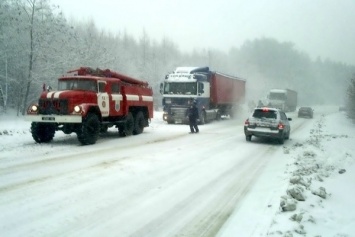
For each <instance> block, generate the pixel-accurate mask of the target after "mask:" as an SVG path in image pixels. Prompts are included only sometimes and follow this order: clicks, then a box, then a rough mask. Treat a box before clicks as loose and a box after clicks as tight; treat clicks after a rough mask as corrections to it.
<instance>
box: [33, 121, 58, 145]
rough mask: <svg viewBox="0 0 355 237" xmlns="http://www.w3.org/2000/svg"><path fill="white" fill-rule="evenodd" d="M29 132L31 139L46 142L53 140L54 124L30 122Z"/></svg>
mask: <svg viewBox="0 0 355 237" xmlns="http://www.w3.org/2000/svg"><path fill="white" fill-rule="evenodd" d="M31 133H32V137H33V139H34V140H35V141H36V142H38V143H42V142H43V143H47V142H50V141H52V140H53V137H54V134H55V125H54V124H48V123H36V122H33V123H31Z"/></svg>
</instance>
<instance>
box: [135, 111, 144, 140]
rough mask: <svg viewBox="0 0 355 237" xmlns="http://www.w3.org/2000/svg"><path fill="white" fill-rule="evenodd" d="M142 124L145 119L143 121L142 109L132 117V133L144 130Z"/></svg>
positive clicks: (139, 132) (136, 133)
mask: <svg viewBox="0 0 355 237" xmlns="http://www.w3.org/2000/svg"><path fill="white" fill-rule="evenodd" d="M144 125H145V121H144V115H143V112H142V111H139V112H138V113H137V114H136V117H135V118H134V130H133V134H134V135H138V134H141V133H142V132H143V130H144Z"/></svg>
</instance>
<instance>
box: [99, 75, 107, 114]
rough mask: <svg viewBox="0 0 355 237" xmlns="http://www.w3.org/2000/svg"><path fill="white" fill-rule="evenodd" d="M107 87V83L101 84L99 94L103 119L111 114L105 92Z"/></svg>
mask: <svg viewBox="0 0 355 237" xmlns="http://www.w3.org/2000/svg"><path fill="white" fill-rule="evenodd" d="M105 85H106V83H105V82H99V93H98V94H97V103H98V105H99V108H100V110H101V116H102V117H108V116H109V112H110V101H109V96H108V94H107V92H105V90H104V87H105Z"/></svg>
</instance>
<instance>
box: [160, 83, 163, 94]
mask: <svg viewBox="0 0 355 237" xmlns="http://www.w3.org/2000/svg"><path fill="white" fill-rule="evenodd" d="M163 88H164V83H160V94H163Z"/></svg>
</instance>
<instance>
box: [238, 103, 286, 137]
mask: <svg viewBox="0 0 355 237" xmlns="http://www.w3.org/2000/svg"><path fill="white" fill-rule="evenodd" d="M291 120H292V118H288V117H287V115H286V114H285V112H283V111H282V110H280V109H276V108H269V107H263V108H255V109H254V111H253V112H252V113H251V115H250V116H249V117H248V118H247V120H245V123H244V134H245V139H246V140H247V141H251V138H252V136H255V137H265V138H272V139H275V140H277V141H278V142H279V143H280V144H283V143H284V141H285V139H289V138H290V132H291V126H290V123H289V121H291Z"/></svg>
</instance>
